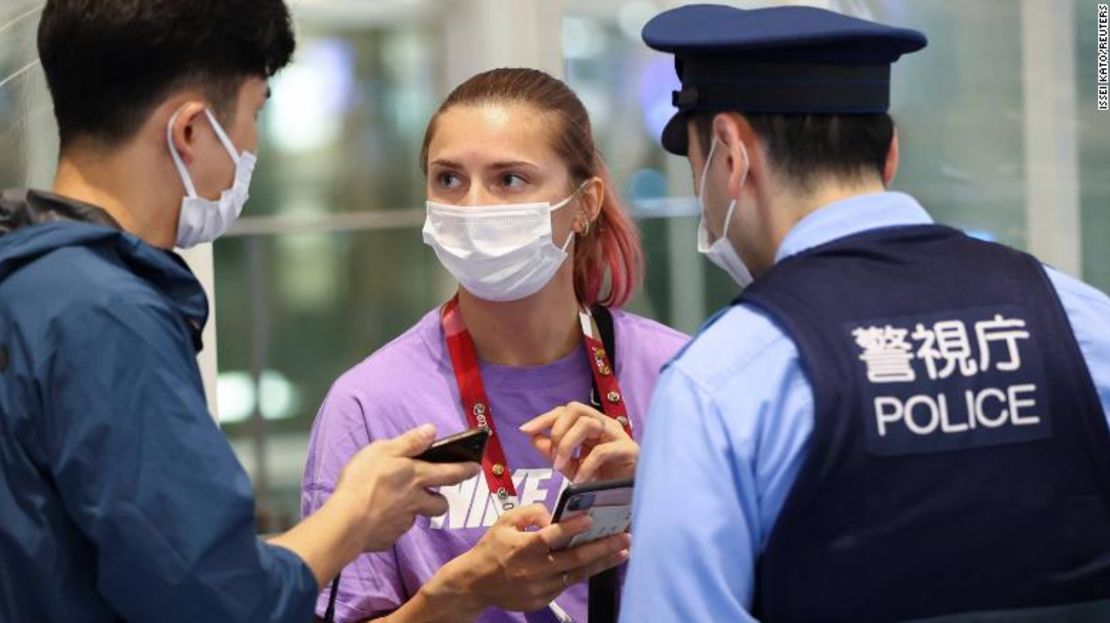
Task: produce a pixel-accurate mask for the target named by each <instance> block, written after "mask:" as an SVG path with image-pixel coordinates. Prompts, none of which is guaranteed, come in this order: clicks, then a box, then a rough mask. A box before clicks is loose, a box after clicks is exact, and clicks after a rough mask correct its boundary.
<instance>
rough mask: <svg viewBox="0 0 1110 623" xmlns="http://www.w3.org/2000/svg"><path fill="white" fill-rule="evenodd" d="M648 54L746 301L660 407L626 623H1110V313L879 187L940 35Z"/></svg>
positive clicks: (731, 33) (694, 28)
mask: <svg viewBox="0 0 1110 623" xmlns="http://www.w3.org/2000/svg"><path fill="white" fill-rule="evenodd" d="M643 36H644V41H645V42H646V43H647V44H648V45H649V46H651V47H652V48H654V49H657V50H661V51H664V52H667V53H670V54H673V55H674V56H675V66H676V69H677V70H678V75H679V78H680V80H681V82H682V88H681V90H680V91H678V92H677V93H675V96H674V97H675V99H674V101H675V104H676V106H677V107H678V113H677V114H676V115H675V117H674V118H673V119H672V120H671V122H670V123H669V124H668V125H667V127H666V129H665V130H664V132H663V137H662V139H663V146H664V148H666V149H667V150H668V151H670V152H671V153H674V154H679V155H682V156H686V157H688V158H689V160H690V165H691V167H692V170H693V171H694V174H695V183H696V185H697V186H696V192H697V193H698V197H699V199H700V201H701V206H702V227H701V230H700V232H699V240H698V248H699V250H700V251H702V252H703V253H705V254H706V255H707V256H708V258H709V259H710V260H712V261H713V262H714V263H715V264H717V265H718V266H720V267H722V268H723V269H724V270H726V271H727V272H728V273H729V275H730V276H732V277H733V279H734V280H735V281H736V282H737V284H739V285H741V286H745V288H744V291H743V293H742V294H741V296H740V297H739V298H738V299H737V300H736V301H734V303H733V305H732V306H730V307H729V308H727V309H725V310H723V311H722V312H721V313H719V314H717V315H716V316H715V317H714V318H713V319H711V320H710V321H709V322H708V323H707V324H706V326H704V327H703V328H702V330H701V331H700V332H699V334H698V336H697V337H696V338H695V339H694V340H693V341H692V342H691V343H690V345H689V347H688V348H687V349H686V350H685V352H683V353H681V354H680V355H679V356H677V357H676V358H675V359H674V361H672V362H671V363H670V364H669V365H668V367H667V368H666V370H665V371H664V372H663V374H662V375H661V376H660V380H659V383H658V385H657V386H656V390H655V395H654V397H653V399H652V405H651V413H650V418H649V421H650V422H651V423H652V424H651V426H649V427H648V429H647V431H646V437H645V440H644V443H643V447H642V454H641V456H640V461H639V464H638V472H637V485H636V499H635V511H634V522H633V523H634V525H633V530H632V532H633V534H634V535H635V537H634V538H635V542H636V543H635V547H634V548H633V552H634V553H633V557H632V560H631V565H630V568H629V571H628V580H627V585H626V587H625V593H624V602H623V611H622V613H621V614H622V616H623V619H622V620H624V621H628V622H629V623H643V622H645V621H646V622H650V621H666V622H670V621H730V622H743V621H752V620H755V619H758V620H762V621H769V622H778V621H853V622H856V621H858V622H865V621H879V622H887V621H908V620H919V619H928V620H929V621H932V622H934V623H939V622H940V621H942V620H943V621H952V622H953V623H954V622H955V621H988V620H989V621H1024V622H1031V621H1099V622H1101V621H1110V600H1108V598H1110V432H1108V430H1107V418H1108V417H1110V299H1107V297H1106V295H1104V294H1103V293H1101V292H1099V291H1098V290H1096V289H1094V288H1092V287H1090V286H1088V285H1086V284H1084V283H1082V282H1080V281H1078V280H1076V279H1074V278H1072V277H1069V276H1067V275H1065V274H1063V273H1060V272H1059V271H1056V270H1053V269H1051V268H1047V267H1044V266H1042V265H1041V264H1040V262H1038V261H1037V260H1036V259H1035V258H1033V257H1031V256H1029V255H1027V254H1025V253H1021V252H1018V251H1016V250H1014V249H1010V248H1007V247H1004V246H1002V245H996V244H991V243H987V242H983V241H979V240H975V239H973V238H970V237H968V236H966V235H964V234H963V233H962V232H959V231H956V230H954V229H951V228H948V227H944V226H940V225H937V224H935V223H933V222H932V220H931V219H930V217H929V215H928V213H927V212H926V211H925V209H924V208H923V207H922V206H921V205H920V204H919V203H918V202H917V201H916V200H915V199H914V198H913V197H911V196H909V195H906V194H904V193H899V192H891V191H889V190H887V186H888V184H889V183H890V181H891V179H892V178H893V176H894V172H895V170H896V169H897V164H898V141H897V138H896V135H895V132H894V123H893V121H892V119H891V118H890V116H889V115H888V114H887V110H888V107H889V97H890V75H891V65H892V64H894V63H895V62H896V61H897V60H898V59H899V58H900V57H901V56H902V55H904V54H909V53H913V52H915V51H917V50H920V49H921V48H923V47H925V44H926V40H925V36H924V35H923V34H922V33H920V32H917V31H915V30H910V29H905V28H895V27H891V26H886V25H883V24H877V23H874V22H870V21H866V20H862V19H856V18H852V17H849V16H846V15H840V14H837V13H834V12H831V11H825V10H821V9H817V8H813V7H800V6H790V7H773V8H767V9H754V10H740V9H734V8H731V7H725V6H716V5H694V6H685V7H680V8H678V9H674V10H672V11H668V12H665V13H663V14H661V15H659V16H657V17H656V18H654V19H653V20H652V21H651V22H649V23H648V24H647V25H646V26H645V28H644V32H643ZM973 208H974V206H970V205H969V206H968V209H973ZM692 242H693V241H691V243H692Z"/></svg>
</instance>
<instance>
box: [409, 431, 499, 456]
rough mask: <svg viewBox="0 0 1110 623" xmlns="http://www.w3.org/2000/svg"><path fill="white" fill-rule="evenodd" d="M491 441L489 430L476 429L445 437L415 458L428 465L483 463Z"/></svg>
mask: <svg viewBox="0 0 1110 623" xmlns="http://www.w3.org/2000/svg"><path fill="white" fill-rule="evenodd" d="M487 441H489V430H488V429H485V428H474V429H470V430H465V431H463V432H461V433H457V434H454V435H451V436H449V437H444V438H443V439H439V440H437V441H435V442H434V443H432V445H431V447H429V448H428V449H427V450H425V451H424V452H422V453H421V454H419V455H417V456H415V457H413V458H415V459H416V460H418V461H427V462H428V463H481V462H482V456H483V455H484V454H485V452H486V442H487Z"/></svg>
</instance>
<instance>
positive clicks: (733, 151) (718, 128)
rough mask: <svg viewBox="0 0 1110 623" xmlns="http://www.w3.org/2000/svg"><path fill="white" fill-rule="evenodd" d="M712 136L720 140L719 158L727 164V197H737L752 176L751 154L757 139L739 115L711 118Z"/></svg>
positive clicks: (723, 115)
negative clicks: (720, 152) (720, 151)
mask: <svg viewBox="0 0 1110 623" xmlns="http://www.w3.org/2000/svg"><path fill="white" fill-rule="evenodd" d="M713 136H715V137H716V138H717V140H718V141H719V142H720V145H718V147H717V149H719V150H722V151H723V152H724V153H722V154H721V160H723V161H724V162H725V164H726V166H728V193H729V197H739V196H740V190H741V189H742V188H743V187H744V185H745V183H746V182H747V181H748V180H750V179H751V178H752V156H753V150H754V149H755V148H756V146H757V144H758V141H757V140H756V135H755V131H754V130H752V127H751V125H750V124H749V123H748V120H747V119H744V117H743V116H741V115H735V114H719V115H717V116H716V117H714V118H713Z"/></svg>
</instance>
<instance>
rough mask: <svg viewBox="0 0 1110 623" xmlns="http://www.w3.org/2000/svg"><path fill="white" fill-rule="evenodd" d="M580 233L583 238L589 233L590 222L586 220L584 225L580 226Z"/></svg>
mask: <svg viewBox="0 0 1110 623" xmlns="http://www.w3.org/2000/svg"><path fill="white" fill-rule="evenodd" d="M581 235H582V237H583V238H585V237H586V236H589V235H590V222H589V221H586V226H585V227H583V228H582V234H581Z"/></svg>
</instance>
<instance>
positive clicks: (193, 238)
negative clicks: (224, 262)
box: [166, 109, 258, 249]
mask: <svg viewBox="0 0 1110 623" xmlns="http://www.w3.org/2000/svg"><path fill="white" fill-rule="evenodd" d="M179 114H181V111H180V110H179V111H177V112H175V113H174V114H173V116H172V117H170V122H169V125H167V126H166V140H167V141H168V142H169V146H170V156H172V157H173V164H174V166H175V167H177V174H178V175H180V176H181V183H182V184H184V185H185V193H186V194H185V196H184V197H182V198H181V215H180V216H179V217H178V219H177V246H178V247H180V248H182V249H188V248H189V247H193V246H196V245H198V244H202V243H205V242H212V241H214V240H216V239H217V238H219V237H220V236H222V235H224V233H225V232H227V230H228V228H229V227H231V224H232V223H234V222H235V219H237V218H239V215H240V214H241V213H242V212H243V206H244V205H245V204H246V203H247V199H248V198H250V185H251V175H252V174H253V173H254V165H255V163H256V162H257V161H258V158H257V157H256V156H255V155H254V154H252V153H251V152H249V151H244V152H243V153H239V152H238V151H236V150H235V145H234V144H233V143H232V142H231V139H230V138H228V136H227V133H226V132H224V129H223V127H222V126H221V125H220V122H219V121H216V116H215V115H213V114H212V111H210V110H208V109H205V111H204V114H205V115H207V116H208V122H209V123H211V124H212V130H213V131H215V133H216V136H217V137H219V139H220V143H222V144H223V146H224V149H226V150H227V153H228V155H229V156H231V161H232V162H234V163H235V181H234V182H232V186H231V188H229V189H227V190H225V191H223V192H222V193H220V198H219V199H218V200H216V201H213V200H211V199H205V198H204V197H200V196H198V195H197V189H196V186H194V185H193V179H192V177H191V176H190V175H189V170H188V169H187V168H185V163H184V162H183V161H182V160H181V154H179V153H177V148H176V147H174V144H173V122H174V121H177V116H178V115H179Z"/></svg>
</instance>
